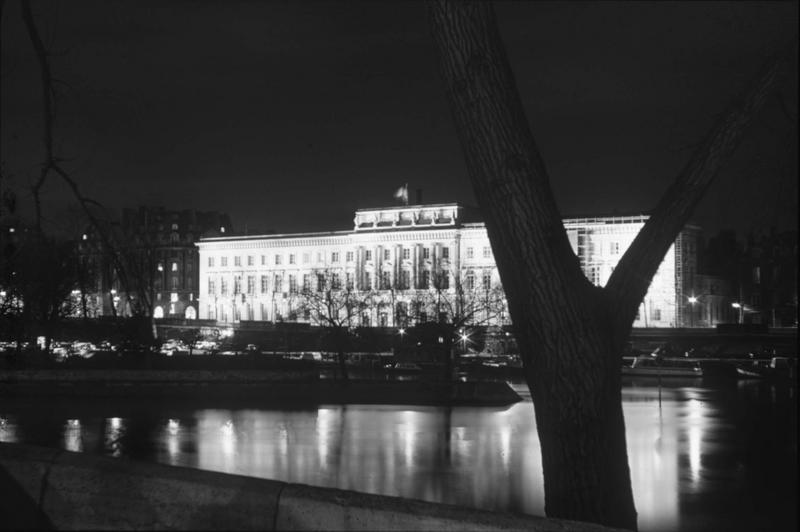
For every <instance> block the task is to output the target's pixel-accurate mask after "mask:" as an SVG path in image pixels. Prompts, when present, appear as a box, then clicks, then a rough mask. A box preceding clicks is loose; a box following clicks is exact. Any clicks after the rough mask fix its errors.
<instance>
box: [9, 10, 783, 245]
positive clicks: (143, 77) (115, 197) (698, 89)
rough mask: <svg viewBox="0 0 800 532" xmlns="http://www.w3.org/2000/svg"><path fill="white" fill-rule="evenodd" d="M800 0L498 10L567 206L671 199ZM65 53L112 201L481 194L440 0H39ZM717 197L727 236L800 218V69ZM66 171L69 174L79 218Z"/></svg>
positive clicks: (379, 199) (16, 61)
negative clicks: (451, 74) (468, 157)
mask: <svg viewBox="0 0 800 532" xmlns="http://www.w3.org/2000/svg"><path fill="white" fill-rule="evenodd" d="M797 6H798V4H797V2H783V3H770V2H757V3H742V2H734V3H724V2H713V3H700V2H684V3H666V2H659V3H644V2H642V3H638V2H635V3H564V2H557V3H549V2H544V3H542V2H514V3H500V4H498V5H497V8H496V9H497V13H498V18H499V24H500V30H501V32H502V35H503V37H504V39H505V42H506V46H507V48H508V51H509V54H510V58H511V63H512V66H513V68H514V71H515V74H516V77H517V82H518V86H519V91H520V94H521V96H522V99H523V102H524V104H525V107H526V111H527V114H528V119H529V121H530V123H531V127H532V129H533V132H534V135H535V137H536V139H537V142H538V145H539V149H540V151H541V153H542V155H543V157H544V160H545V163H546V165H547V168H548V170H549V173H550V176H551V179H552V182H553V188H554V190H555V193H556V196H557V200H558V202H559V207H560V209H561V211H562V213H563V214H564V215H571V214H610V213H613V212H619V213H629V212H644V211H647V210H649V209H650V208H652V207H653V206H654V204H655V202H656V200H657V198H658V197H659V196H660V194H661V193H662V192H663V191H664V189H665V188H666V187H667V186H668V184H669V183H670V182H671V181H672V180H673V179H674V177H675V175H676V174H677V173H678V172H679V170H680V169H681V167H682V166H683V165H684V163H685V162H686V160H687V159H688V157H689V155H690V153H691V150H692V147H693V146H694V145H695V144H696V143H698V142H699V141H700V140H701V139H702V137H703V135H704V133H705V132H706V131H707V130H708V128H709V127H710V125H711V124H712V123H713V120H714V118H715V116H716V115H717V114H719V113H720V112H722V111H723V110H724V109H725V107H726V106H727V105H728V103H729V102H730V101H732V99H733V98H734V97H735V96H736V95H737V94H738V93H739V92H740V91H741V90H742V88H743V86H744V85H745V83H746V82H747V81H748V80H749V79H751V77H752V76H753V75H754V74H755V72H756V71H757V70H758V68H759V67H760V66H761V64H762V63H763V62H764V60H765V58H766V57H767V55H769V54H770V53H771V52H773V51H774V50H776V49H777V48H778V47H780V46H781V45H783V44H785V43H786V42H789V41H791V40H795V41H796V40H797V28H798V11H797ZM33 8H34V15H35V16H36V20H37V22H38V24H39V26H40V31H41V33H42V34H43V38H44V40H45V42H46V43H47V44H48V46H50V49H51V50H52V51H53V53H54V54H55V55H54V56H53V58H52V67H53V73H54V76H55V77H56V78H58V79H59V80H62V81H63V82H64V83H63V84H60V85H59V87H58V100H57V101H58V116H57V128H56V139H57V145H58V153H59V155H60V156H62V157H64V158H66V159H69V162H68V163H66V166H67V167H68V168H69V169H70V171H71V172H72V173H73V175H74V177H75V178H76V179H77V180H78V181H79V182H80V184H81V187H82V188H83V190H84V191H85V193H86V194H87V195H88V196H90V197H92V198H94V199H97V200H99V201H101V202H103V203H104V204H106V205H107V206H109V207H113V208H119V207H124V206H136V205H139V204H153V205H162V206H165V207H167V208H175V209H184V208H193V209H201V210H221V211H225V212H227V213H229V214H230V215H231V216H232V218H233V222H234V225H235V226H236V229H237V230H244V229H245V227H247V229H248V231H249V232H251V233H252V232H257V231H261V230H274V231H277V232H293V231H311V230H329V229H347V228H350V227H352V218H353V210H354V209H356V208H359V207H374V206H380V205H390V204H392V202H393V199H392V193H393V192H394V190H395V189H396V188H397V187H399V186H401V185H402V184H403V183H405V182H407V183H408V185H409V189H410V191H411V197H412V200H413V199H414V191H415V190H416V189H417V188H421V189H423V199H424V201H425V202H446V201H460V202H463V203H466V204H474V203H475V198H474V196H473V193H472V190H471V187H470V184H469V180H468V178H467V174H466V168H465V165H464V162H463V156H462V154H461V150H460V147H459V145H458V141H457V138H456V134H455V131H454V128H453V125H452V120H451V118H450V114H449V109H448V106H447V102H446V101H445V97H444V91H443V84H442V82H441V81H440V78H439V74H438V66H437V63H436V53H435V49H434V46H433V39H432V37H431V35H430V30H429V26H428V21H427V18H426V12H425V7H424V5H423V4H422V3H418V2H411V1H403V2H353V1H347V2H333V1H325V2H307V1H304V2H246V1H240V2H234V1H220V2H209V1H194V2H189V1H173V2H167V1H159V2H144V1H136V2H134V1H128V2H114V1H112V2H109V1H98V2H86V1H74V2H73V1H71V2H58V1H45V2H34V3H33ZM2 16H3V18H2V162H3V173H4V176H5V177H6V178H7V179H6V182H8V183H9V184H10V185H11V186H12V187H13V188H15V189H16V190H17V192H18V194H19V196H20V202H21V204H22V206H23V207H24V208H29V206H30V194H29V193H27V192H26V191H25V190H26V189H27V187H29V184H30V183H31V182H32V181H33V180H34V178H35V176H36V175H37V172H38V164H39V161H40V160H41V151H40V149H41V148H40V144H39V143H40V136H41V131H42V130H41V104H40V98H41V87H40V85H39V79H38V70H37V68H38V67H37V65H36V62H35V58H34V56H33V52H32V47H31V44H30V41H29V40H28V37H27V34H26V33H25V28H24V25H23V22H22V18H21V16H20V8H19V5H18V2H16V1H14V0H9V1H6V2H5V5H4V9H3V14H2ZM795 60H796V58H795ZM779 93H780V94H781V95H782V98H783V101H784V107H786V108H787V109H788V111H789V113H788V115H787V114H786V113H784V111H783V108H782V106H781V105H780V104H779V100H778V98H777V97H776V98H775V99H773V100H772V101H771V102H770V103H769V105H768V106H767V108H766V109H765V110H764V112H763V113H762V114H761V116H760V117H759V119H758V120H757V122H756V123H755V124H754V126H753V128H752V130H751V132H750V134H749V135H748V137H747V138H746V140H745V142H744V143H743V144H742V146H741V147H740V151H739V153H738V154H737V156H736V158H735V159H734V161H733V162H732V164H730V165H729V166H728V167H727V168H726V170H725V171H724V172H723V173H722V174H721V175H720V176H719V177H718V180H717V183H716V184H715V185H714V186H713V187H712V189H711V190H710V191H709V195H708V197H707V199H706V200H705V201H704V202H703V203H702V204H701V205H700V207H699V209H698V212H697V215H696V217H695V219H696V221H697V222H698V223H700V224H701V225H702V226H704V227H705V228H706V230H707V232H714V231H716V230H718V229H721V228H726V227H732V228H735V229H737V230H739V231H742V232H745V231H751V230H756V231H758V230H766V229H768V228H769V227H770V226H773V225H774V226H777V227H779V228H794V227H795V226H796V224H797V197H798V191H797V182H798V179H797V142H798V140H797V120H796V116H797V78H796V74H790V75H789V76H788V77H787V79H786V80H784V82H783V83H782V84H781V85H780V88H779ZM69 203H70V202H69V201H68V194H67V191H66V189H65V188H64V187H63V186H60V185H57V186H51V187H50V188H49V189H48V204H47V206H48V209H47V211H46V215H47V218H48V223H49V224H50V227H53V228H54V227H58V226H61V227H63V226H64V224H63V219H64V218H65V217H68V216H69V215H65V214H64V213H65V212H66V211H67V209H68V207H69Z"/></svg>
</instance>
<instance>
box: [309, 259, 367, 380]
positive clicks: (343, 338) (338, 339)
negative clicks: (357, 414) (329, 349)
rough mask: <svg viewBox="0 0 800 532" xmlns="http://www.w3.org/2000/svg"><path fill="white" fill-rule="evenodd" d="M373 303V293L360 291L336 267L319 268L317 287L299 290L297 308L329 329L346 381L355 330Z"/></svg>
mask: <svg viewBox="0 0 800 532" xmlns="http://www.w3.org/2000/svg"><path fill="white" fill-rule="evenodd" d="M374 302H375V294H374V292H372V291H371V290H357V289H356V288H355V286H354V285H353V284H351V283H348V282H346V281H343V280H342V279H341V277H340V273H339V272H338V271H333V270H318V271H317V272H316V283H315V286H312V284H311V283H309V284H307V285H304V286H303V287H302V290H301V291H300V297H299V301H298V308H299V309H301V310H302V311H303V312H304V313H307V314H308V316H309V318H310V320H311V322H312V323H313V324H315V325H317V326H320V327H323V328H325V329H327V330H328V333H329V338H330V339H331V341H332V342H333V346H334V349H335V350H336V354H337V358H338V362H339V371H340V373H341V375H342V378H343V379H345V380H347V379H348V374H347V365H346V356H347V352H348V351H349V350H350V346H351V344H352V340H353V329H354V328H355V327H357V326H358V325H359V323H360V320H361V313H362V312H363V311H364V309H368V308H372V306H373V304H374Z"/></svg>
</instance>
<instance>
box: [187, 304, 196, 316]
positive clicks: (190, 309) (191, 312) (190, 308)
mask: <svg viewBox="0 0 800 532" xmlns="http://www.w3.org/2000/svg"><path fill="white" fill-rule="evenodd" d="M186 319H187V320H196V319H197V311H196V310H195V309H194V307H193V306H191V305H189V306H188V307H186Z"/></svg>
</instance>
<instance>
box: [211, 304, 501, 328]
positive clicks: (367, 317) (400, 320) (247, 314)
mask: <svg viewBox="0 0 800 532" xmlns="http://www.w3.org/2000/svg"><path fill="white" fill-rule="evenodd" d="M207 309H208V317H209V318H210V319H217V317H219V319H220V320H222V321H228V320H229V319H231V318H232V319H233V320H234V321H240V320H254V319H255V316H254V313H253V311H254V309H253V307H251V306H250V305H244V306H242V307H239V306H234V307H233V308H232V309H228V308H226V307H225V306H224V305H223V306H221V307H219V316H217V310H218V309H217V307H216V306H215V305H208V307H207ZM229 311H232V312H231V313H230V314H229ZM267 315H268V305H267V304H264V303H262V304H261V316H262V319H266V318H265V317H266V316H267ZM301 315H302V319H303V320H305V321H312V319H313V318H314V316H312V312H311V309H309V308H304V309H300V310H299V312H298V309H289V310H288V312H287V313H286V315H283V314H282V313H281V311H280V309H278V308H277V307H274V308H273V319H274V320H275V321H283V320H287V321H296V320H297V319H298V318H299V317H300V316H301ZM389 315H390V309H387V308H386V306H385V305H382V306H381V308H379V309H378V310H377V311H376V317H377V325H378V326H379V327H388V326H389ZM395 319H396V322H395V325H399V326H407V325H410V324H411V323H412V322H416V323H425V322H427V321H429V320H430V319H436V315H435V313H433V314H429V313H428V312H427V311H426V310H424V309H423V308H422V307H421V306H420V305H419V304H415V305H414V308H413V309H411V311H410V312H409V307H408V304H407V303H405V302H399V303H398V304H397V311H396V314H395ZM438 319H439V321H445V322H446V321H448V320H449V314H448V313H447V312H441V313H439V315H438ZM501 320H503V321H505V318H504V317H502V316H501ZM356 321H357V322H358V324H359V325H361V326H362V327H372V325H373V319H372V311H370V310H368V309H363V310H361V311H360V312H358V313H357V318H356Z"/></svg>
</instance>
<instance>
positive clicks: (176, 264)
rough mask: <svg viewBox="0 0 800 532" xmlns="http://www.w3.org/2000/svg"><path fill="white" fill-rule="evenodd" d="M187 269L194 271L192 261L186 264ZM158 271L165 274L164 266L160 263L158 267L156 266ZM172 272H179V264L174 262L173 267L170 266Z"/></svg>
mask: <svg viewBox="0 0 800 532" xmlns="http://www.w3.org/2000/svg"><path fill="white" fill-rule="evenodd" d="M186 269H187V270H189V271H191V269H192V262H191V261H189V262H187V263H186ZM156 270H158V271H160V272H163V271H164V264H162V263H161V262H159V263H158V265H157V266H156ZM170 271H173V272H177V271H178V263H177V262H173V263H172V266H170Z"/></svg>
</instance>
